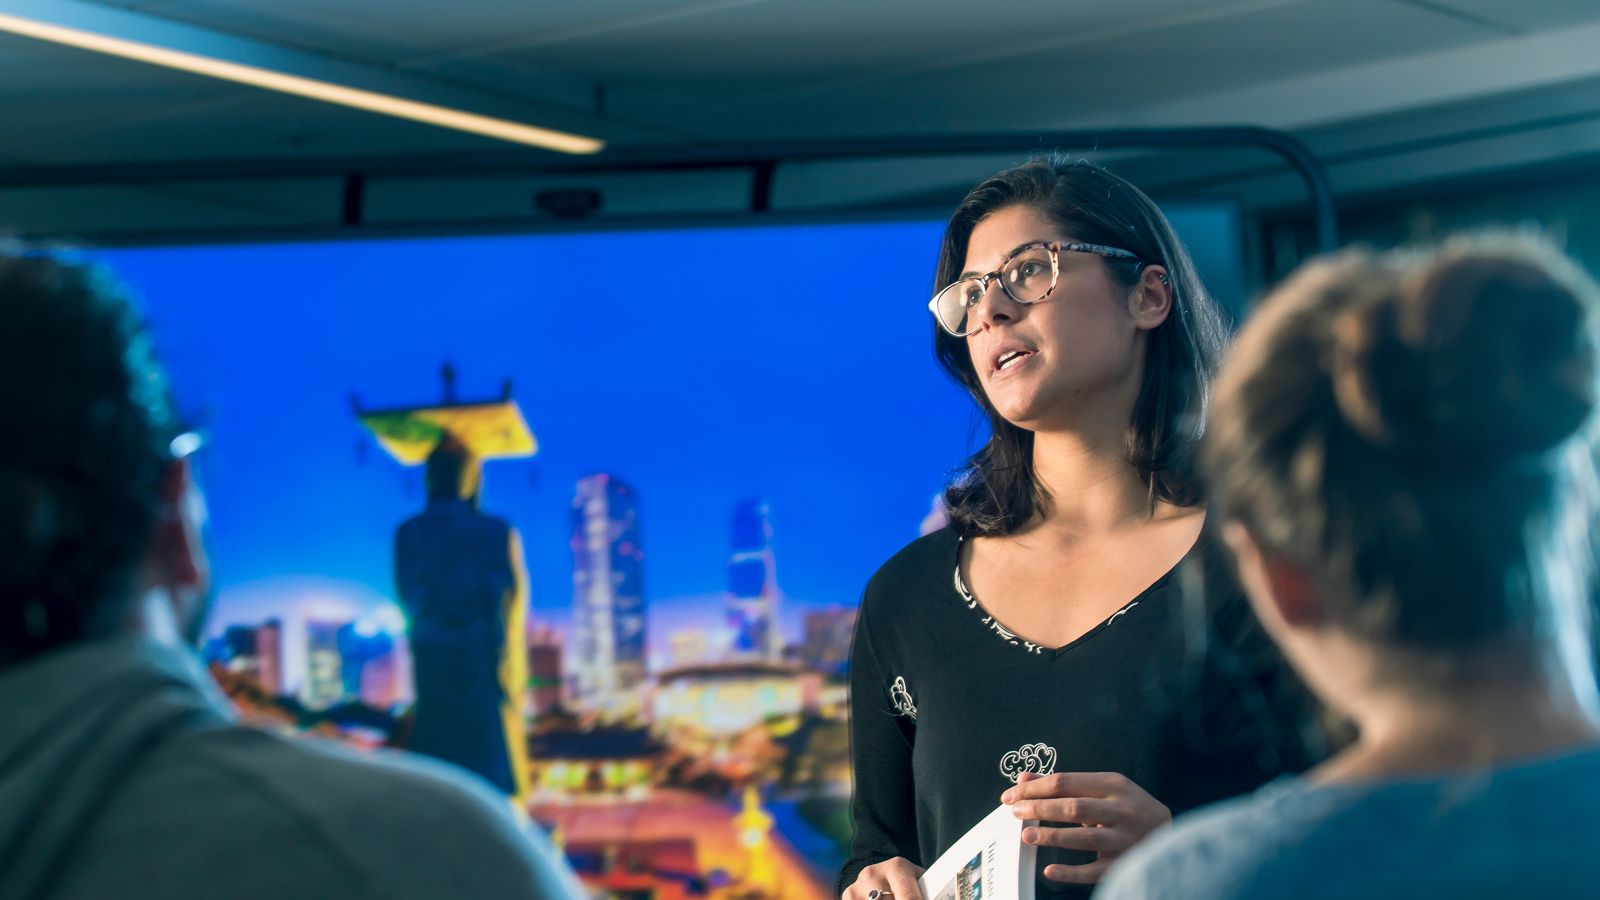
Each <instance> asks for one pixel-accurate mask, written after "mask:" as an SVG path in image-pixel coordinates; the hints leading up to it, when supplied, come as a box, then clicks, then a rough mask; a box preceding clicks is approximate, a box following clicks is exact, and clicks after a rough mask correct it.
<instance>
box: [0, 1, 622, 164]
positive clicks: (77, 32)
mask: <svg viewBox="0 0 1600 900" xmlns="http://www.w3.org/2000/svg"><path fill="white" fill-rule="evenodd" d="M0 31H9V32H11V33H12V34H20V35H23V36H25V37H31V38H37V39H39V40H41V41H50V42H51V43H55V44H65V45H66V46H68V47H77V48H79V49H82V50H92V51H94V52H95V53H104V54H107V55H109V56H120V57H122V58H123V59H132V60H137V61H139V62H143V63H150V64H151V65H156V66H165V67H167V68H169V69H178V70H180V71H184V72H192V73H194V74H196V75H205V76H208V77H211V78H220V79H222V80H223V81H233V82H237V83H239V84H248V85H251V86H253V87H259V88H266V89H267V90H269V91H278V92H280V93H284V94H294V95H295V96H297V97H309V98H311V99H312V100H321V101H323V102H325V103H336V104H338V105H340V106H348V107H351V108H353V109H364V110H366V111H367V112H375V113H379V114H380V115H385V116H394V117H396V118H400V119H410V120H411V121H413V122H423V123H426V124H428V125H437V126H439V127H441V128H453V129H455V130H457V131H466V132H470V133H472V134H478V135H483V136H484V137H491V138H497V139H499V140H502V141H511V142H512V143H516V144H526V145H528V146H531V147H542V148H544V149H546V150H556V151H559V152H561V153H574V154H586V153H598V152H599V151H600V150H602V149H604V148H605V142H604V141H601V140H598V139H596V138H591V137H584V136H583V135H581V134H572V133H570V132H566V131H556V130H555V129H552V128H540V127H539V126H537V125H524V124H522V123H520V122H512V121H510V120H508V119H497V118H494V117H492V116H481V115H478V114H477V113H469V112H463V111H462V110H459V109H451V108H449V107H447V106H438V105H435V104H432V103H420V102H418V101H416V100H407V99H405V98H403V97H395V96H392V95H389V94H380V93H377V92H375V91H365V90H361V89H360V88H352V87H345V86H344V85H339V84H333V83H332V82H327V81H318V80H316V79H314V78H302V77H301V76H299V75H288V74H285V73H283V72H274V71H272V70H271V69H263V68H259V67H257V66H246V65H241V64H239V63H232V62H226V61H224V60H220V59H214V58H212V57H209V56H201V55H199V54H196V53H186V52H184V51H181V50H169V49H167V48H165V47H157V46H155V45H153V44H145V43H140V42H138V41H130V40H124V39H123V38H116V37H108V36H106V35H103V34H96V33H95V32H92V31H84V30H82V29H78V28H65V27H62V26H60V25H51V24H48V23H45V22H38V21H34V20H32V19H25V18H22V17H20V16H13V15H7V14H4V13H0Z"/></svg>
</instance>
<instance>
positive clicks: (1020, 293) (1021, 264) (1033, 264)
mask: <svg viewBox="0 0 1600 900" xmlns="http://www.w3.org/2000/svg"><path fill="white" fill-rule="evenodd" d="M1000 277H1001V278H1003V279H1005V286H1006V291H1007V292H1008V293H1010V294H1011V296H1012V297H1015V298H1016V299H1017V300H1019V301H1021V302H1023V303H1037V302H1038V301H1040V300H1043V299H1044V298H1045V295H1046V294H1049V293H1050V289H1051V288H1053V287H1055V284H1056V272H1055V266H1054V265H1052V263H1051V260H1050V250H1049V248H1047V247H1043V246H1034V247H1029V248H1027V249H1025V250H1023V251H1022V252H1021V253H1018V254H1017V255H1016V256H1015V257H1013V258H1012V260H1011V262H1009V263H1006V268H1005V271H1004V272H1001V273H1000Z"/></svg>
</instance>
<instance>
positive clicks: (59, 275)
mask: <svg viewBox="0 0 1600 900" xmlns="http://www.w3.org/2000/svg"><path fill="white" fill-rule="evenodd" d="M178 431H179V429H178V427H177V420H176V416H175V415H174V412H173V408H172V405H171V402H170V399H169V396H168V393H167V385H166V378H165V375H164V373H163V371H162V369H161V367H160V365H159V364H158V363H157V362H156V360H155V356H154V353H153V349H152V347H151V342H150V339H149V336H148V334H147V333H146V331H145V329H144V326H143V324H142V323H141V321H140V319H139V316H138V315H137V313H136V312H135V311H134V309H133V307H132V306H131V305H130V303H129V302H128V301H127V299H126V298H125V297H124V296H123V294H122V292H121V291H120V290H119V289H118V287H117V286H116V285H115V284H114V283H113V282H112V281H111V280H110V279H109V277H108V276H106V275H104V274H103V273H101V272H99V271H98V270H96V269H94V268H92V267H89V266H86V265H82V264H77V263H73V262H68V261H64V260H61V259H58V258H54V257H50V256H46V255H40V254H32V253H24V252H15V251H7V250H5V249H0V435H4V436H5V437H4V440H3V441H0V546H3V547H5V552H4V553H0V665H3V664H6V663H9V662H12V661H15V660H18V659H22V658H26V657H29V656H32V655H34V654H36V653H39V652H42V651H45V650H48V649H51V648H54V647H58V646H62V645H64V644H68V643H71V642H73V641H77V640H80V639H83V638H88V637H95V636H99V635H102V634H105V633H107V632H109V631H110V630H111V629H113V628H115V627H116V623H117V622H118V621H119V620H120V618H121V616H122V612H123V605H122V604H124V603H125V602H126V601H127V599H128V598H129V595H130V594H131V591H132V588H133V585H134V578H135V576H136V569H137V567H138V563H139V560H140V559H141V556H142V554H143V552H144V549H145V546H146V542H147V541H148V539H149V535H150V533H151V529H152V527H153V524H154V521H155V517H156V514H157V509H158V506H159V489H160V480H161V475H162V472H163V470H164V467H165V466H166V464H167V462H168V461H169V459H170V455H169V453H170V446H171V442H172V440H173V438H174V437H175V436H176V435H177V433H178Z"/></svg>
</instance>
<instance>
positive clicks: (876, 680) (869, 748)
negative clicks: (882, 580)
mask: <svg viewBox="0 0 1600 900" xmlns="http://www.w3.org/2000/svg"><path fill="white" fill-rule="evenodd" d="M872 593H873V587H872V586H870V585H869V586H868V589H867V595H868V596H867V597H866V598H864V599H863V601H862V610H861V614H860V615H859V616H858V617H857V619H856V631H855V638H854V640H853V641H852V643H851V647H850V761H851V774H852V776H853V779H854V782H855V786H854V793H853V794H852V795H851V800H850V819H851V823H852V825H853V827H854V835H853V837H852V839H851V842H850V857H849V858H848V859H847V860H846V861H845V864H844V867H843V868H842V869H841V870H840V871H839V880H838V883H837V885H836V886H835V891H836V893H840V894H842V893H843V892H844V891H845V889H846V888H848V887H849V886H850V885H852V884H854V883H855V880H856V877H857V876H858V875H860V873H861V870H862V869H864V868H866V867H867V866H870V865H873V864H874V863H880V862H883V861H884V860H886V859H892V858H893V857H896V856H903V857H905V858H906V859H909V860H911V861H912V862H913V863H916V864H918V865H920V864H921V860H920V859H919V858H918V851H917V827H916V801H915V794H914V792H913V786H912V777H911V747H912V741H913V739H914V736H915V725H914V723H913V721H912V719H911V718H910V717H909V716H907V715H905V714H902V712H901V711H900V710H898V709H896V708H895V707H894V706H893V704H892V703H891V701H890V696H889V681H888V679H887V677H886V673H885V672H884V671H883V669H882V666H881V663H880V659H879V656H878V654H877V652H876V648H875V646H874V644H873V638H872V634H871V631H870V625H869V616H868V612H869V610H868V606H869V605H870V599H871V595H872Z"/></svg>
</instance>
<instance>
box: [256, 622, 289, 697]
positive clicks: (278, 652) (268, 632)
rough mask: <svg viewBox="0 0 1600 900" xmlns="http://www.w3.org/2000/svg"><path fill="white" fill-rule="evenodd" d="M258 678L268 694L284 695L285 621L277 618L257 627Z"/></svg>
mask: <svg viewBox="0 0 1600 900" xmlns="http://www.w3.org/2000/svg"><path fill="white" fill-rule="evenodd" d="M256 679H257V681H259V682H260V684H261V689H262V690H264V691H266V692H267V695H268V696H272V697H279V696H282V695H283V623H282V622H280V621H279V620H277V619H268V620H266V621H265V622H262V623H261V625H260V626H259V627H258V628H256Z"/></svg>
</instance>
